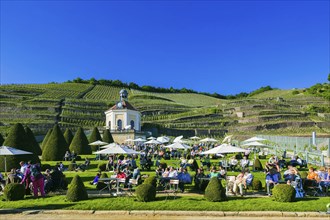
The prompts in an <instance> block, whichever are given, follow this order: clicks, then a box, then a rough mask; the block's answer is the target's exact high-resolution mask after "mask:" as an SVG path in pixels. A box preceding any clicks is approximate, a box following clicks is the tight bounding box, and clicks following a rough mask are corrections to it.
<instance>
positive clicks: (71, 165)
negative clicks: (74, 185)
mask: <svg viewBox="0 0 330 220" xmlns="http://www.w3.org/2000/svg"><path fill="white" fill-rule="evenodd" d="M76 168H77V164H76V163H70V164H69V166H68V171H75V170H76Z"/></svg>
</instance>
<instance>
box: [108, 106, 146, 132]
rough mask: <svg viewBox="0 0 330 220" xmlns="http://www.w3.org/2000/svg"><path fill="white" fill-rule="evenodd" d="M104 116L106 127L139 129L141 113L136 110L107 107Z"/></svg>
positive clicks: (112, 128)
mask: <svg viewBox="0 0 330 220" xmlns="http://www.w3.org/2000/svg"><path fill="white" fill-rule="evenodd" d="M105 116H106V121H105V122H106V128H107V129H110V130H118V131H119V130H129V129H134V130H135V131H141V113H140V112H138V111H135V110H131V109H127V108H122V109H109V110H108V111H106V112H105Z"/></svg>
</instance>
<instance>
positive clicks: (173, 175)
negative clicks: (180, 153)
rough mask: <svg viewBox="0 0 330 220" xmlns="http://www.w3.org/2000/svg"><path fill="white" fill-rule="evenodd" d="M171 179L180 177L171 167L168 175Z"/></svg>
mask: <svg viewBox="0 0 330 220" xmlns="http://www.w3.org/2000/svg"><path fill="white" fill-rule="evenodd" d="M168 177H169V178H172V179H176V178H177V177H178V171H177V170H176V169H174V168H173V167H170V172H169V174H168Z"/></svg>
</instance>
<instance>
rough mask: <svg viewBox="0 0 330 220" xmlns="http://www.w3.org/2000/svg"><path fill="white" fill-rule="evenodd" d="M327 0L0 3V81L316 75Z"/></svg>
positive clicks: (206, 82) (247, 81)
mask: <svg viewBox="0 0 330 220" xmlns="http://www.w3.org/2000/svg"><path fill="white" fill-rule="evenodd" d="M329 64H330V61H329V1H317V0H313V1H280V0H278V1H267V0H264V1H3V0H2V1H1V83H2V84H8V83H20V84H21V83H48V82H52V81H54V82H64V81H67V80H71V79H74V78H76V77H81V78H83V79H89V78H91V77H94V78H96V79H101V78H104V79H119V80H121V81H123V82H135V83H137V84H139V85H141V86H142V85H152V86H157V87H158V86H159V87H166V88H169V87H170V86H173V87H174V88H183V87H186V88H190V89H194V90H197V91H203V92H211V93H213V92H217V93H220V94H236V93H239V92H250V91H252V90H255V89H257V88H259V87H261V86H266V85H270V86H272V87H276V88H282V89H291V88H304V87H309V86H311V85H313V84H315V83H318V82H326V79H327V76H328V73H329V72H330V71H329Z"/></svg>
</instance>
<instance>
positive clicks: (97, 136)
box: [89, 127, 102, 151]
mask: <svg viewBox="0 0 330 220" xmlns="http://www.w3.org/2000/svg"><path fill="white" fill-rule="evenodd" d="M95 141H102V138H101V135H100V132H99V129H97V127H94V129H93V131H92V134H91V136H90V137H89V143H93V142H95ZM91 149H92V151H97V150H98V146H96V145H94V146H91Z"/></svg>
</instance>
